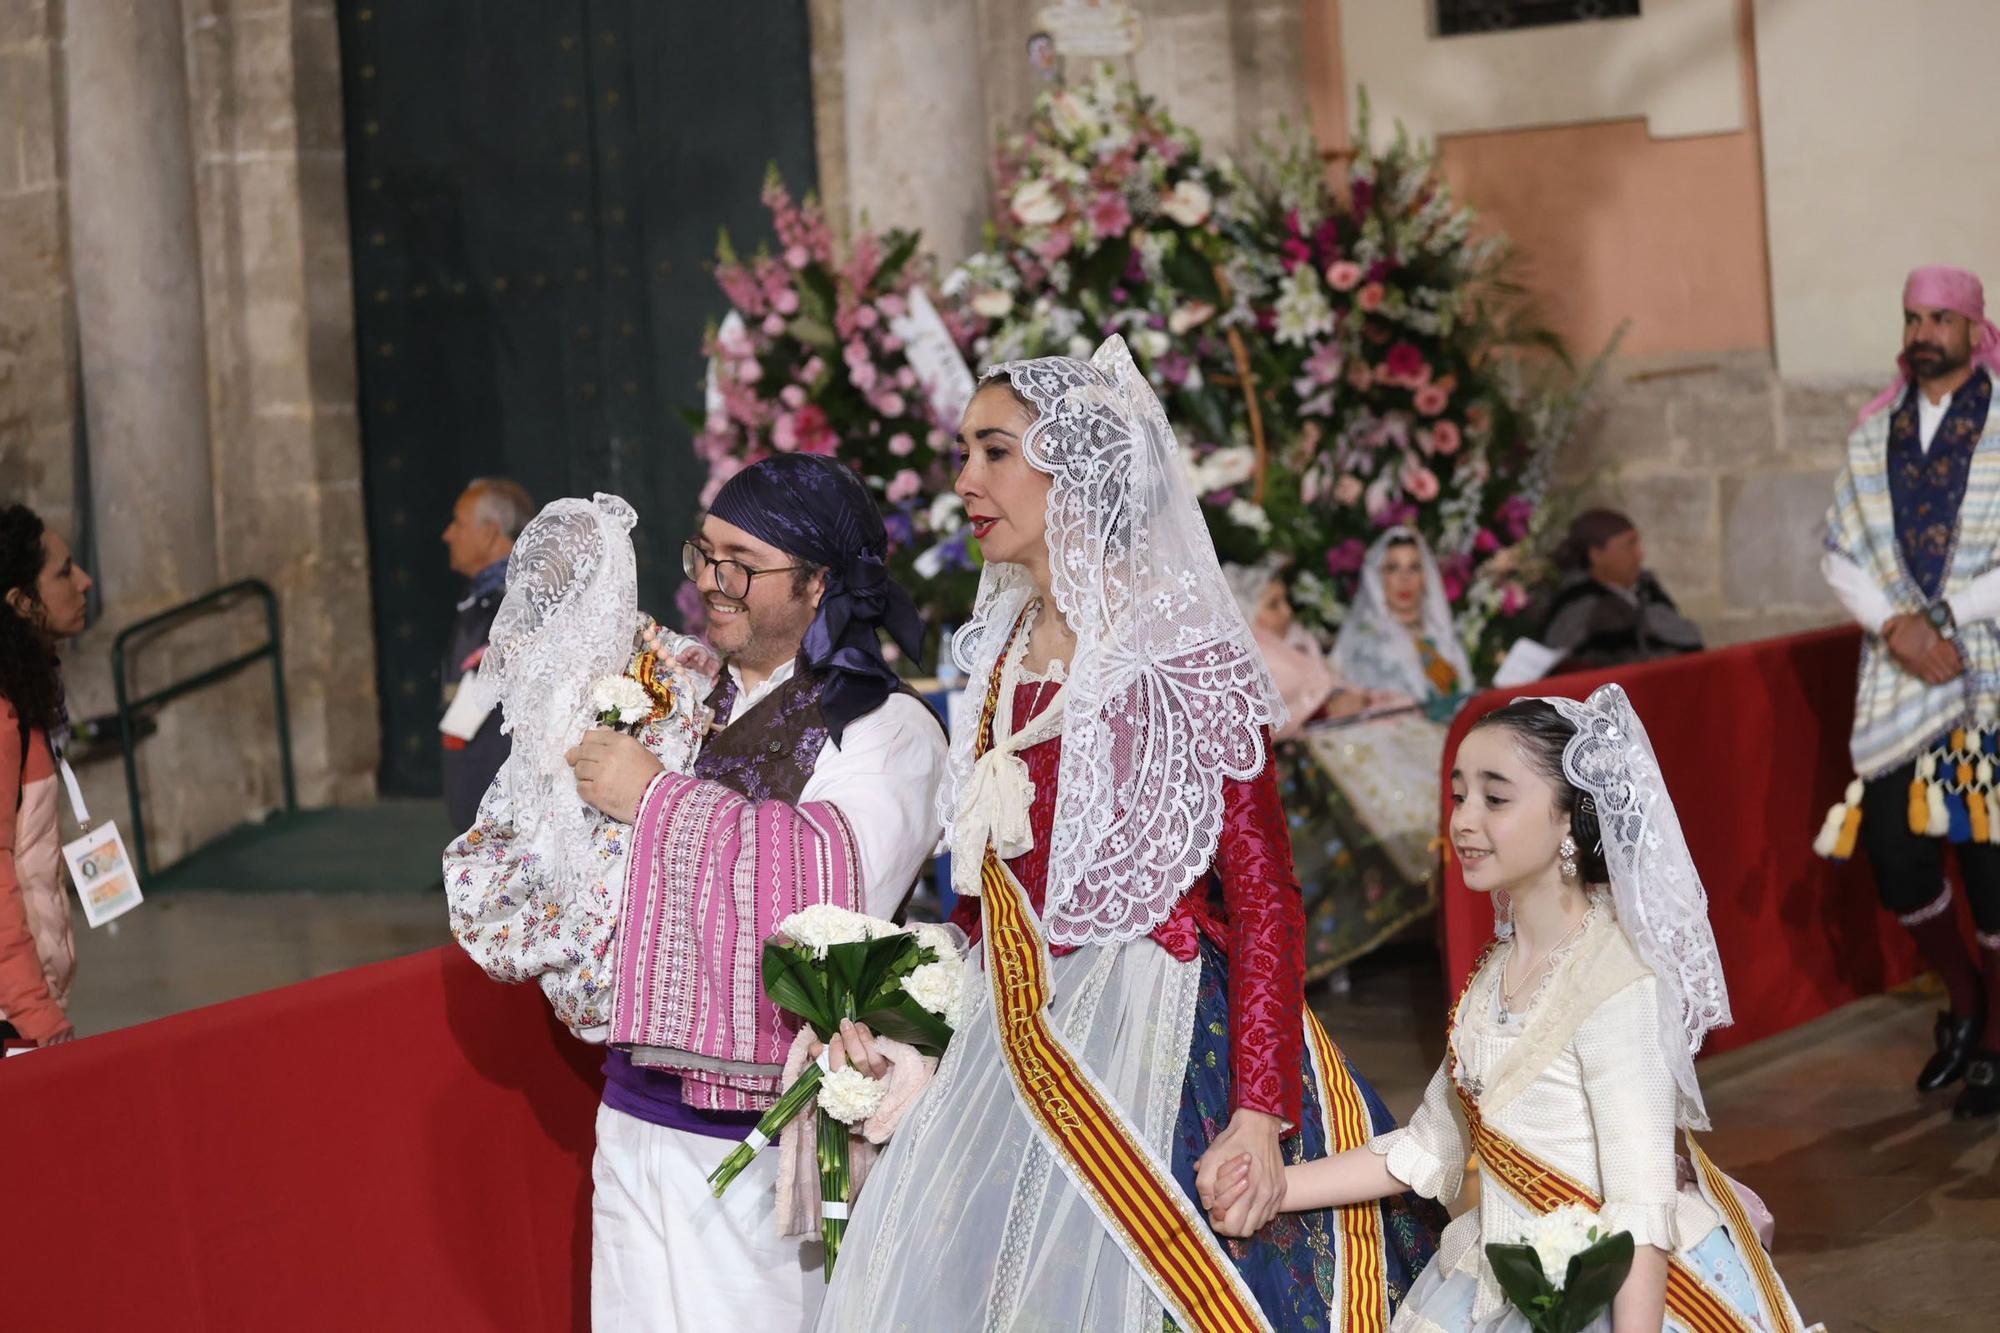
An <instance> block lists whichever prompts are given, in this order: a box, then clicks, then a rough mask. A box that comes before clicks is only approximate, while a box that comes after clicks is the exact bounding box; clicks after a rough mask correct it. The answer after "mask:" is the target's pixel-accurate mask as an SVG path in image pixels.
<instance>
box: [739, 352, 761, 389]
mask: <svg viewBox="0 0 2000 1333" xmlns="http://www.w3.org/2000/svg"><path fill="white" fill-rule="evenodd" d="M763 378H764V367H762V366H760V365H758V364H757V358H756V357H754V356H748V357H745V358H743V359H742V360H741V361H738V362H737V363H736V382H737V383H738V384H755V383H756V382H757V381H758V380H761V379H763Z"/></svg>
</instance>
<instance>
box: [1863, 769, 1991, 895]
mask: <svg viewBox="0 0 2000 1333" xmlns="http://www.w3.org/2000/svg"><path fill="white" fill-rule="evenodd" d="M1916 775H1917V764H1916V761H1915V760H1914V759H1913V760H1911V761H1910V762H1909V763H1907V764H1904V765H1903V766H1902V767H1901V768H1898V769H1896V770H1894V771H1893V772H1889V773H1885V774H1883V775H1882V776H1881V777H1879V778H1876V779H1875V780H1874V781H1872V782H1868V783H1864V784H1863V785H1862V789H1861V844H1862V846H1863V847H1865V848H1867V850H1868V864H1869V865H1871V866H1873V867H1874V868H1875V887H1876V889H1877V890H1878V891H1879V892H1880V893H1881V895H1882V906H1884V907H1886V908H1888V909H1889V910H1890V911H1891V912H1894V913H1895V914H1896V915H1897V916H1908V915H1909V914H1910V913H1912V912H1918V911H1922V910H1923V909H1924V908H1926V907H1928V906H1930V905H1931V904H1932V903H1934V902H1936V901H1937V896H1938V894H1940V893H1942V892H1943V891H1944V852H1945V848H1946V847H1947V846H1949V847H1951V848H1953V849H1954V850H1955V851H1956V852H1957V853H1958V869H1959V873H1960V874H1961V875H1962V876H1964V878H1965V892H1966V896H1967V897H1968V898H1970V899H1971V900H1972V919H1973V920H1974V921H1976V922H1977V923H1978V924H1979V929H1980V930H1981V931H1983V932H1985V933H1986V934H1989V935H1995V934H2000V846H1995V845H1993V844H1991V843H1973V842H1960V843H1947V842H1946V841H1945V840H1944V839H1943V838H1931V837H1926V836H1924V835H1923V834H1920V833H1912V832H1910V783H1911V782H1912V781H1913V780H1915V778H1916Z"/></svg>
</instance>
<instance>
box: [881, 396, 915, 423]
mask: <svg viewBox="0 0 2000 1333" xmlns="http://www.w3.org/2000/svg"><path fill="white" fill-rule="evenodd" d="M875 407H876V409H877V410H878V411H880V412H881V413H882V415H883V416H885V417H899V416H901V415H903V413H904V412H905V411H906V410H907V409H908V408H909V404H908V403H906V402H904V401H903V395H902V394H900V393H885V394H883V395H882V396H881V397H880V398H877V399H876V400H875Z"/></svg>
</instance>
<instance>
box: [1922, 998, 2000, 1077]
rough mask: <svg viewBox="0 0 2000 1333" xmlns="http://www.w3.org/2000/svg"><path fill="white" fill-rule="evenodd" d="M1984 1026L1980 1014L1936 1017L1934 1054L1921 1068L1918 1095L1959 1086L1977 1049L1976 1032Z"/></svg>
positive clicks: (1977, 1037) (1984, 1023)
mask: <svg viewBox="0 0 2000 1333" xmlns="http://www.w3.org/2000/svg"><path fill="white" fill-rule="evenodd" d="M1985 1026H1986V1018H1985V1016H1984V1015H1983V1014H1974V1015H1972V1016H1971V1017H1970V1018H1960V1017H1959V1016H1958V1015H1957V1014H1952V1013H1943V1014H1939V1015H1938V1018H1937V1029H1936V1031H1935V1032H1934V1033H1933V1037H1934V1039H1935V1040H1936V1042H1937V1054H1936V1055H1933V1056H1932V1057H1931V1058H1930V1060H1929V1062H1928V1063H1926V1064H1925V1065H1924V1072H1923V1073H1921V1074H1919V1075H1917V1091H1918V1092H1936V1091H1937V1090H1938V1089H1939V1088H1948V1087H1950V1086H1951V1085H1952V1084H1954V1083H1956V1082H1958V1080H1959V1078H1960V1077H1961V1076H1962V1075H1963V1074H1964V1073H1965V1067H1966V1066H1967V1065H1968V1064H1970V1063H1971V1062H1972V1057H1973V1054H1974V1052H1976V1051H1977V1050H1978V1049H1979V1047H1978V1045H1977V1042H1978V1040H1979V1032H1980V1029H1981V1028H1983V1027H1985Z"/></svg>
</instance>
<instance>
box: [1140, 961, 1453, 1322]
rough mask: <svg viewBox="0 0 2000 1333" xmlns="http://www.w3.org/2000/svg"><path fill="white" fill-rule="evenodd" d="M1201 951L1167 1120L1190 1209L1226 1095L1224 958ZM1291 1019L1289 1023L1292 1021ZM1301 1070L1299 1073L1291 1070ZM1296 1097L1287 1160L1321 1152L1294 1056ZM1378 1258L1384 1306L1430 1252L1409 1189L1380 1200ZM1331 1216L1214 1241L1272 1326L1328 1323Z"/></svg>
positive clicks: (1427, 1215)
mask: <svg viewBox="0 0 2000 1333" xmlns="http://www.w3.org/2000/svg"><path fill="white" fill-rule="evenodd" d="M1200 950H1201V989H1200V991H1199V993H1198V998H1197V999H1196V1001H1195V1020H1194V1040H1193V1043H1192V1049H1191V1050H1190V1051H1189V1052H1188V1068H1187V1080H1186V1082H1185V1083H1184V1084H1183V1085H1182V1089H1181V1109H1180V1118H1179V1120H1178V1121H1177V1122H1176V1123H1175V1126H1174V1155H1173V1173H1174V1179H1175V1180H1177V1181H1178V1182H1179V1183H1180V1187H1181V1189H1182V1191H1183V1192H1184V1193H1186V1195H1187V1196H1188V1198H1189V1199H1191V1200H1193V1201H1194V1203H1195V1205H1196V1206H1197V1207H1199V1206H1200V1203H1201V1200H1200V1198H1199V1196H1198V1195H1197V1194H1196V1192H1195V1184H1194V1168H1195V1163H1196V1162H1197V1161H1199V1160H1200V1158H1201V1155H1202V1154H1203V1153H1205V1152H1207V1151H1208V1145H1209V1144H1210V1143H1212V1142H1214V1141H1215V1139H1216V1137H1217V1136H1218V1135H1220V1134H1221V1133H1222V1131H1223V1129H1224V1128H1226V1127H1227V1126H1228V1124H1229V1116H1230V1111H1231V1110H1232V1102H1233V1098H1232V1095H1231V1086H1230V1084H1231V1077H1230V1075H1231V1064H1232V1061H1231V1060H1230V1059H1229V1052H1230V1031H1231V1027H1232V1021H1233V1018H1234V1014H1233V1013H1232V1010H1233V1009H1234V1007H1235V1006H1234V1005H1233V1003H1232V997H1231V995H1230V986H1229V959H1228V958H1227V957H1226V956H1225V955H1224V954H1223V952H1222V950H1221V949H1219V948H1217V947H1216V945H1215V944H1213V943H1212V942H1210V941H1207V940H1203V941H1202V942H1201V945H1200ZM1293 1026H1294V1027H1296V1026H1298V1023H1297V1020H1296V1019H1295V1020H1294V1021H1293ZM1348 1072H1349V1073H1351V1074H1353V1076H1354V1082H1355V1086H1356V1087H1358V1088H1359V1089H1360V1090H1361V1097H1362V1100H1363V1101H1364V1102H1365V1103H1366V1104H1367V1107H1368V1115H1369V1119H1370V1120H1371V1121H1372V1122H1373V1125H1374V1129H1375V1132H1376V1133H1382V1132H1384V1131H1385V1130H1388V1129H1392V1128H1394V1127H1395V1123H1396V1122H1395V1119H1394V1117H1392V1116H1391V1115H1390V1114H1389V1110H1388V1108H1387V1107H1385V1106H1383V1104H1382V1100H1381V1098H1379V1097H1377V1096H1376V1095H1375V1090H1374V1089H1373V1088H1371V1087H1369V1086H1368V1083H1367V1082H1366V1081H1365V1080H1364V1079H1363V1078H1362V1077H1361V1076H1360V1074H1358V1073H1355V1072H1354V1070H1353V1068H1352V1066H1349V1070H1348ZM1302 1074H1303V1077H1301V1075H1302ZM1290 1081H1291V1083H1292V1084H1293V1091H1294V1093H1295V1095H1297V1096H1298V1097H1299V1098H1300V1107H1301V1117H1300V1120H1299V1132H1298V1133H1297V1134H1294V1135H1291V1136H1289V1137H1288V1138H1287V1139H1286V1140H1285V1142H1284V1144H1283V1151H1284V1156H1285V1162H1286V1164H1287V1165H1294V1164H1297V1163H1300V1162H1305V1161H1309V1160H1311V1159H1312V1158H1314V1157H1324V1156H1326V1155H1327V1143H1326V1120H1325V1115H1324V1111H1323V1108H1322V1107H1321V1106H1320V1104H1319V1095H1318V1091H1317V1089H1316V1088H1315V1087H1314V1086H1313V1084H1314V1082H1315V1080H1314V1079H1313V1077H1312V1074H1311V1069H1310V1067H1309V1066H1307V1065H1306V1064H1305V1063H1304V1061H1303V1060H1302V1061H1301V1062H1300V1064H1299V1065H1298V1066H1297V1067H1295V1068H1294V1070H1293V1071H1292V1073H1291V1075H1290ZM1379 1206H1380V1207H1381V1208H1382V1210H1383V1223H1384V1226H1383V1242H1384V1244H1383V1257H1384V1261H1385V1263H1386V1265H1387V1270H1388V1271H1387V1279H1388V1286H1389V1309H1390V1310H1391V1312H1393V1311H1394V1310H1395V1309H1396V1308H1397V1307H1398V1306H1400V1305H1401V1304H1402V1303H1403V1297H1404V1296H1405V1295H1407V1294H1408V1293H1409V1290H1410V1286H1411V1284H1412V1283H1414V1282H1415V1281H1416V1277H1417V1274H1418V1273H1419V1272H1420V1271H1422V1269H1423V1267H1424V1265H1425V1264H1426V1263H1428V1262H1429V1261H1430V1258H1431V1256H1432V1255H1433V1254H1435V1253H1436V1252H1437V1242H1438V1234H1439V1232H1440V1231H1442V1230H1443V1227H1444V1223H1445V1212H1444V1209H1443V1208H1441V1207H1439V1206H1438V1205H1437V1204H1435V1203H1433V1202H1431V1201H1430V1200H1428V1199H1421V1198H1418V1197H1417V1196H1416V1195H1413V1194H1399V1195H1395V1196H1393V1197H1391V1198H1389V1199H1385V1200H1384V1201H1383V1202H1382V1203H1381V1204H1380V1205H1379ZM1338 1233H1339V1222H1338V1221H1337V1220H1336V1215H1335V1210H1333V1209H1331V1208H1322V1209H1319V1210H1318V1211H1316V1212H1306V1213H1279V1214H1278V1216H1277V1217H1276V1218H1275V1219H1273V1221H1272V1222H1271V1224H1270V1225H1269V1226H1267V1227H1265V1228H1264V1229H1263V1230H1262V1231H1259V1232H1258V1233H1257V1234H1256V1235H1255V1236H1252V1237H1251V1238H1250V1239H1248V1240H1232V1239H1227V1238H1225V1239H1223V1241H1222V1247H1223V1249H1224V1251H1225V1252H1226V1253H1227V1254H1228V1255H1229V1258H1230V1260H1231V1262H1233V1263H1234V1264H1235V1265H1236V1269H1237V1271H1238V1272H1239V1273H1241V1274H1242V1275H1243V1280H1244V1282H1245V1283H1246V1284H1248V1286H1249V1288H1250V1290H1251V1291H1252V1292H1253V1293H1254V1294H1255V1295H1256V1297H1257V1303H1258V1305H1259V1306H1261V1307H1262V1309H1263V1311H1264V1317H1265V1318H1267V1319H1269V1320H1270V1321H1271V1326H1272V1327H1273V1328H1281V1329H1311V1328H1326V1327H1327V1326H1328V1315H1327V1312H1328V1310H1329V1309H1331V1308H1333V1305H1334V1303H1335V1302H1336V1301H1337V1300H1338V1299H1339V1297H1340V1266H1339V1262H1338V1252H1337V1250H1336V1249H1335V1240H1336V1237H1337V1235H1338Z"/></svg>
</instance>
